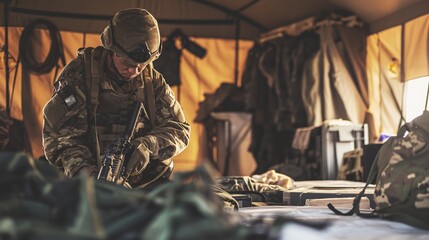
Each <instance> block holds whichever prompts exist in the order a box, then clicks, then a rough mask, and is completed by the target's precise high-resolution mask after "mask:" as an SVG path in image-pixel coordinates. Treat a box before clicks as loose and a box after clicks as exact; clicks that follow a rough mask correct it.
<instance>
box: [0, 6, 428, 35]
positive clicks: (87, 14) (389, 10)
mask: <svg viewBox="0 0 429 240" xmlns="http://www.w3.org/2000/svg"><path fill="white" fill-rule="evenodd" d="M0 1H1V0H0ZM4 1H7V0H2V2H4ZM428 2H429V1H427V0H233V1H231V0H73V1H70V0H31V1H19V0H12V1H10V3H9V6H10V8H11V11H10V13H9V16H10V18H9V25H10V26H25V25H26V24H28V23H29V22H31V21H32V20H35V19H37V18H45V19H48V20H51V21H52V22H54V23H55V24H56V25H57V26H58V27H59V28H60V29H61V30H66V31H78V32H87V33H99V32H101V31H102V30H103V28H104V27H105V26H106V25H107V22H108V19H109V18H110V17H111V16H113V14H114V13H115V12H116V11H118V10H120V9H123V8H129V7H141V8H146V9H148V10H149V11H150V12H151V13H153V15H154V16H155V17H156V18H158V19H159V21H160V27H161V33H162V34H163V35H164V36H166V35H168V34H169V33H170V32H172V31H173V30H174V29H176V28H181V29H182V30H183V32H185V33H186V34H188V35H190V36H196V37H216V38H234V37H235V33H236V25H235V24H234V23H235V19H236V17H237V16H240V17H242V18H241V20H240V38H243V39H257V37H258V36H259V35H260V34H261V33H263V32H266V31H268V30H271V29H274V28H277V27H281V26H284V25H287V24H290V23H293V22H295V21H299V20H302V19H305V18H308V17H311V16H315V15H316V16H317V15H320V14H322V13H323V12H326V11H330V10H347V11H350V12H354V13H356V14H357V15H358V16H359V17H360V18H361V19H362V20H364V21H365V22H367V23H369V24H372V23H378V22H380V21H382V20H383V19H386V18H388V17H389V16H392V15H394V14H395V13H398V12H399V11H401V10H404V9H407V8H410V7H412V6H417V5H419V8H418V9H422V7H423V12H426V13H427V12H428V9H429V6H428V5H429V4H428ZM1 8H2V9H0V11H1V12H2V13H3V4H1ZM27 10H31V11H39V12H32V13H29V12H25V11H27ZM49 13H54V14H57V15H59V16H57V17H53V16H48V15H49ZM414 14H418V13H415V11H414ZM1 15H2V16H3V14H1ZM0 24H1V25H4V19H3V17H1V19H0Z"/></svg>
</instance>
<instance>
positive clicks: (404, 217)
mask: <svg viewBox="0 0 429 240" xmlns="http://www.w3.org/2000/svg"><path fill="white" fill-rule="evenodd" d="M406 133H408V134H406ZM376 175H377V178H376V182H375V183H376V187H375V191H374V201H375V210H374V211H373V212H372V213H371V214H369V215H371V216H377V217H381V218H386V219H390V220H394V221H399V222H403V223H406V224H409V225H412V226H415V227H419V228H424V229H429V111H424V113H423V114H422V115H421V116H419V117H417V118H415V119H414V120H413V121H411V122H409V123H406V124H404V125H403V126H402V127H401V128H400V129H399V131H398V134H397V136H396V137H391V138H389V139H388V140H387V141H386V142H385V143H384V144H383V146H382V147H381V149H380V151H379V153H378V154H377V156H376V158H375V161H374V163H373V165H372V167H371V171H370V173H369V177H368V180H367V184H366V186H368V184H369V183H371V182H372V181H373V180H374V178H375V177H376ZM366 186H365V188H364V190H363V191H362V192H361V193H360V194H359V195H358V196H357V197H356V199H355V201H354V204H353V209H352V210H350V211H349V212H347V213H341V212H340V211H338V210H337V209H335V208H334V207H333V206H332V204H329V205H328V207H329V208H330V209H331V210H332V211H334V212H335V213H337V214H340V215H353V214H354V213H356V214H357V215H360V216H369V215H368V214H363V213H360V212H359V202H360V199H361V197H362V196H363V194H364V191H365V189H366Z"/></svg>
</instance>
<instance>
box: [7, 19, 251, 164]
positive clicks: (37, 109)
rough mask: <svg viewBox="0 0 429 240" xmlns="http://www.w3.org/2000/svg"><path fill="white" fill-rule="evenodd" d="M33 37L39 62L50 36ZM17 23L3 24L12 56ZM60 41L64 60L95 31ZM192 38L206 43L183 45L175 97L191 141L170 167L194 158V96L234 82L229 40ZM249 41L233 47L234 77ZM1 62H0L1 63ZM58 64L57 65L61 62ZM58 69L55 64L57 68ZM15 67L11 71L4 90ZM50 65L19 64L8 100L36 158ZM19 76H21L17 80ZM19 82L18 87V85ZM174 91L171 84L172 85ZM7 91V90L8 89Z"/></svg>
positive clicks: (94, 37) (92, 40) (90, 42)
mask: <svg viewBox="0 0 429 240" xmlns="http://www.w3.org/2000/svg"><path fill="white" fill-rule="evenodd" d="M38 32H39V33H38V34H37V37H36V38H35V39H34V45H33V53H32V54H33V55H34V56H38V59H40V62H42V61H43V60H44V59H45V57H46V55H47V53H48V51H49V47H50V41H51V40H50V36H49V33H48V31H38ZM21 33H22V28H14V27H10V28H9V53H10V54H11V55H12V56H13V57H14V58H15V59H17V57H18V47H19V46H18V43H19V40H20V35H21ZM61 37H62V41H63V44H64V54H65V58H66V62H70V61H71V60H72V59H73V58H75V57H76V56H77V49H78V48H80V47H82V46H86V47H95V46H98V45H99V44H100V40H99V35H98V34H84V33H76V32H61ZM4 39H5V36H4V29H3V28H2V29H0V46H3V45H4ZM193 40H194V41H196V42H197V43H198V44H200V45H201V46H202V47H204V48H206V49H207V55H206V57H205V58H204V59H199V58H197V57H196V56H194V55H192V54H190V53H189V52H187V51H183V54H182V59H181V79H182V85H181V99H180V102H181V104H182V107H183V109H184V112H185V116H186V119H187V121H188V122H189V123H190V124H191V128H192V130H191V141H190V145H189V147H188V148H187V149H186V150H185V151H184V152H182V153H181V154H180V155H179V156H177V157H176V158H175V170H177V171H181V170H189V169H192V168H194V167H195V166H196V165H197V164H198V163H199V161H198V159H197V158H198V147H199V146H198V142H199V141H198V138H199V137H200V134H201V132H202V131H201V126H200V125H199V124H194V123H193V119H194V118H195V115H196V111H197V108H198V102H199V101H201V100H203V98H204V96H203V94H204V93H205V92H212V91H214V90H215V89H216V88H217V87H218V86H219V85H220V84H221V82H231V83H233V82H234V64H233V63H234V51H235V41H234V40H222V39H202V38H201V39H194V38H193ZM251 44H252V42H251V41H240V45H239V46H240V48H239V64H238V66H239V79H241V72H242V71H243V67H244V61H245V59H246V56H247V51H248V49H249V48H250V47H251ZM3 66H4V65H3ZM61 67H63V66H61ZM60 70H61V69H60ZM15 71H16V68H15V69H14V70H13V71H11V73H10V75H11V77H10V80H9V81H10V83H11V84H10V91H12V85H13V84H12V81H13V78H14V75H15ZM54 72H55V71H54V70H52V71H51V72H50V73H48V74H43V75H36V74H32V73H28V72H27V71H24V72H22V65H20V66H19V69H18V72H17V74H18V75H17V78H16V79H17V82H16V84H15V86H16V87H15V89H14V92H13V101H12V102H11V104H12V106H11V116H12V117H13V118H15V119H18V120H24V124H25V126H26V130H27V134H28V136H29V138H30V140H31V149H29V150H28V151H29V154H31V155H32V156H33V157H35V158H38V157H40V156H42V155H43V150H42V136H41V134H42V124H43V117H42V110H43V106H44V105H45V103H46V102H47V101H48V100H49V98H50V96H51V95H52V83H53V81H54V77H55V76H54V75H55V74H54ZM0 79H1V81H0V94H1V96H6V95H5V71H4V67H2V68H1V69H0ZM21 79H22V81H21ZM21 86H22V89H21ZM173 90H174V91H175V92H176V96H177V87H173ZM11 95H12V92H11ZM5 104H6V101H5V97H3V98H1V99H0V106H2V107H4V106H5Z"/></svg>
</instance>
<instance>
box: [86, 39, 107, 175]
mask: <svg viewBox="0 0 429 240" xmlns="http://www.w3.org/2000/svg"><path fill="white" fill-rule="evenodd" d="M106 54H107V51H105V50H104V48H103V47H101V46H100V47H97V48H95V49H92V48H87V49H85V50H84V60H85V70H86V71H85V77H86V81H85V83H86V89H87V92H88V94H89V96H88V99H87V100H90V102H89V107H88V116H90V118H92V119H93V122H91V124H94V133H93V134H94V138H93V139H94V143H93V144H94V150H95V157H96V160H97V165H98V167H100V166H101V159H100V144H99V140H98V132H97V119H96V111H97V107H98V103H99V101H98V95H99V91H100V82H101V77H102V74H103V64H104V61H105V59H106Z"/></svg>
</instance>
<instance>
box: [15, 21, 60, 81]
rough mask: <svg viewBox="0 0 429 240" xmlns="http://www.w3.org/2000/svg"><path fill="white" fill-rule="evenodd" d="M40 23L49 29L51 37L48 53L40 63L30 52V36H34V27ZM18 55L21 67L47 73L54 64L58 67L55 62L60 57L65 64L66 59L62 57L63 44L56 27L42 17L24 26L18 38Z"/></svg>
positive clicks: (38, 72) (31, 47)
mask: <svg viewBox="0 0 429 240" xmlns="http://www.w3.org/2000/svg"><path fill="white" fill-rule="evenodd" d="M40 25H42V26H45V27H46V28H47V29H48V30H49V35H50V37H51V46H50V49H49V53H48V55H47V57H46V59H45V60H44V61H43V62H42V63H39V62H38V61H37V58H36V56H34V54H33V52H32V49H33V46H32V43H33V41H31V38H33V37H34V36H35V35H34V29H35V28H36V26H40ZM19 57H20V59H21V61H22V65H23V67H24V68H27V69H29V70H30V71H32V72H34V73H36V74H44V73H49V72H51V71H52V69H53V68H54V67H55V66H56V67H57V68H58V65H57V63H58V59H60V58H61V63H62V64H63V66H65V65H66V60H65V57H64V49H63V44H62V40H61V35H60V33H59V31H58V29H57V27H56V26H55V25H54V24H53V23H51V22H49V21H47V20H44V19H37V20H35V21H33V22H31V23H29V24H28V25H27V26H25V28H24V30H23V32H22V34H21V38H20V40H19Z"/></svg>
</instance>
